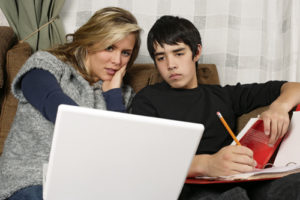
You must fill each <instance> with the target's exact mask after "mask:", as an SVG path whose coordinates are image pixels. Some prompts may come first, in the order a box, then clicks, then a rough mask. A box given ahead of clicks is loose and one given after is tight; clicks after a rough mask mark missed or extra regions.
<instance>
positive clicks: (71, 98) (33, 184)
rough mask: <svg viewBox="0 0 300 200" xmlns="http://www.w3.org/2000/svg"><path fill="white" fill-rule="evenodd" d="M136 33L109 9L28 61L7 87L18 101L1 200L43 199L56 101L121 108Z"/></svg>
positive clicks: (130, 21) (129, 18) (0, 165)
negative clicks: (67, 40) (44, 167)
mask: <svg viewBox="0 0 300 200" xmlns="http://www.w3.org/2000/svg"><path fill="white" fill-rule="evenodd" d="M139 34H140V28H139V26H138V25H137V21H136V19H135V18H134V16H133V15H132V14H131V13H129V12H128V11H126V10H123V9H120V8H115V7H108V8H104V9H101V10H99V11H97V12H96V13H95V14H94V15H93V16H92V17H91V18H90V19H89V20H88V22H87V23H86V24H84V25H83V26H82V27H80V28H79V29H78V30H77V31H76V32H75V33H74V34H71V35H69V36H71V37H72V41H71V42H69V43H66V44H64V45H61V46H58V47H56V48H53V49H50V50H47V51H39V52H37V53H35V54H34V55H32V56H31V57H30V58H29V59H28V61H27V62H26V63H25V64H24V66H23V67H22V69H21V70H20V72H19V73H18V74H17V76H16V78H15V80H14V82H13V85H12V87H13V93H14V95H15V96H16V98H17V99H18V100H19V105H18V110H17V113H16V116H15V120H14V123H13V125H12V128H11V130H10V133H9V136H8V137H7V139H6V144H5V147H4V151H3V154H2V156H1V157H0V170H1V173H0V180H1V181H0V199H1V200H2V199H8V200H14V199H31V200H34V199H40V200H41V199H42V166H43V164H44V163H47V161H48V156H49V151H50V146H51V140H52V133H53V128H54V123H55V117H56V113H57V108H58V106H59V105H60V104H69V105H79V106H85V107H91V108H97V109H107V110H113V111H120V112H124V111H125V110H126V107H128V105H129V104H130V102H131V99H132V96H133V90H132V89H131V88H130V87H129V86H125V85H122V80H123V76H124V74H125V71H126V68H129V67H130V66H131V65H132V64H133V62H134V60H135V58H136V57H137V54H138V51H139V46H140V38H139Z"/></svg>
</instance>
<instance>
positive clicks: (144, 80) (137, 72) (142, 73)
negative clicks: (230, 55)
mask: <svg viewBox="0 0 300 200" xmlns="http://www.w3.org/2000/svg"><path fill="white" fill-rule="evenodd" d="M197 77H198V82H199V83H200V84H220V80H219V75H218V71H217V67H216V65H214V64H198V70H197ZM160 81H162V77H161V76H160V74H159V72H158V71H157V69H156V67H155V66H154V64H135V65H133V66H132V67H131V68H130V69H129V70H127V72H126V76H125V78H124V83H126V84H129V85H130V86H131V87H132V88H133V89H134V91H135V92H138V91H139V90H140V89H142V88H143V87H145V86H147V85H152V84H155V83H158V82H160Z"/></svg>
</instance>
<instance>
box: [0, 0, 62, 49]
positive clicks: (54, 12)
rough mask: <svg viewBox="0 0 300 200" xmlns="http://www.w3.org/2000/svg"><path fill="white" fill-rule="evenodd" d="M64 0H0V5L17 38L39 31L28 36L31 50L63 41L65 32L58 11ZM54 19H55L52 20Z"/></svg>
mask: <svg viewBox="0 0 300 200" xmlns="http://www.w3.org/2000/svg"><path fill="white" fill-rule="evenodd" d="M63 4H64V0H1V1H0V7H1V9H2V12H3V13H4V15H5V16H6V19H7V21H8V23H9V25H10V26H11V27H12V28H13V30H14V31H15V33H16V35H17V37H18V39H19V40H24V39H25V38H26V37H27V36H29V35H30V34H32V33H33V32H34V31H36V30H37V29H39V28H40V27H42V26H43V25H44V24H47V23H48V22H49V21H52V20H53V22H52V23H50V24H49V25H46V26H44V28H42V29H41V30H40V31H37V33H35V34H33V35H32V36H31V37H29V38H28V39H27V40H26V42H28V43H29V44H30V46H31V48H32V50H33V51H37V50H40V49H47V48H49V47H52V46H54V45H56V44H61V43H63V42H64V41H65V39H64V38H65V32H64V28H63V25H62V22H61V20H60V18H59V13H60V11H61V8H62V7H63ZM54 19H55V20H54Z"/></svg>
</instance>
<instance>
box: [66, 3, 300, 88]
mask: <svg viewBox="0 0 300 200" xmlns="http://www.w3.org/2000/svg"><path fill="white" fill-rule="evenodd" d="M106 6H119V7H122V8H125V9H127V10H129V11H131V12H132V13H133V14H134V15H135V16H136V17H137V20H138V22H139V24H140V26H141V27H142V28H143V30H144V31H143V33H142V36H141V39H142V45H141V50H140V53H139V56H138V58H137V60H136V62H137V63H149V62H151V63H152V60H151V58H150V56H149V55H148V51H147V47H146V38H147V34H148V31H149V29H150V28H151V26H152V25H153V24H154V22H155V20H156V19H157V18H158V17H159V16H161V15H178V16H181V17H185V18H187V19H189V20H191V21H192V22H193V23H194V24H195V26H196V27H197V28H198V30H199V31H200V34H201V37H202V42H203V50H202V56H201V58H200V63H213V64H216V65H217V68H218V72H219V76H220V81H221V84H222V85H225V84H236V83H237V82H241V83H252V82H265V81H268V80H287V81H300V12H299V11H300V0H242V1H241V0H188V2H187V1H182V0H152V1H148V0H114V1H106V0H90V1H86V0H77V1H73V0H66V3H65V5H64V7H63V9H62V12H61V14H62V20H63V24H64V27H65V30H66V32H67V33H71V32H73V31H74V30H76V29H77V28H78V27H79V26H81V25H82V24H83V23H84V22H86V20H87V19H88V18H89V17H90V16H91V15H92V14H93V13H94V12H95V11H96V10H98V9H100V8H103V7H106Z"/></svg>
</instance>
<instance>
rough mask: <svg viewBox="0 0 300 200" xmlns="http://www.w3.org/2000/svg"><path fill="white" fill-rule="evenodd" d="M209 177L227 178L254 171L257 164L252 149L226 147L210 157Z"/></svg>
mask: <svg viewBox="0 0 300 200" xmlns="http://www.w3.org/2000/svg"><path fill="white" fill-rule="evenodd" d="M207 164H208V165H207V167H208V168H207V175H208V176H227V175H233V174H238V173H243V172H250V171H253V170H254V168H255V166H256V162H255V160H254V159H253V152H252V150H251V149H249V148H247V147H244V146H226V147H223V148H222V149H221V150H220V151H218V152H217V153H215V154H213V155H211V156H210V158H209V159H208V162H207Z"/></svg>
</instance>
